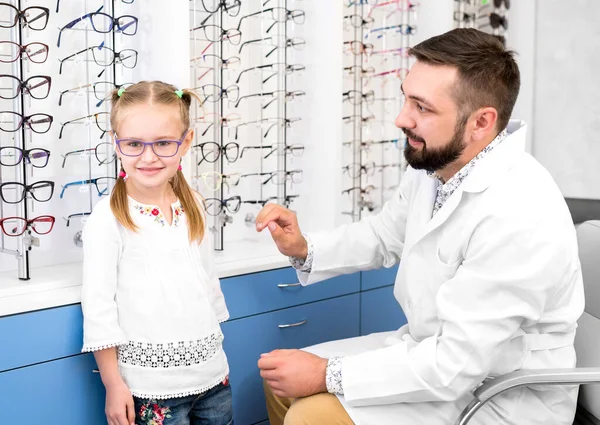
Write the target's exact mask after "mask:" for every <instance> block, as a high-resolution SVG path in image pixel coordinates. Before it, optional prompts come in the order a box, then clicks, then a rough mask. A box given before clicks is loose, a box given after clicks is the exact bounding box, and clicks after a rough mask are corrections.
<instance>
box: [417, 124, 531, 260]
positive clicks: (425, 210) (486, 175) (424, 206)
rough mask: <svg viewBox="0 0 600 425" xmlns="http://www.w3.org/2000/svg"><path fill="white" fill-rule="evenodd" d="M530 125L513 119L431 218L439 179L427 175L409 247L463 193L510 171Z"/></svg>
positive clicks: (440, 219) (479, 189)
mask: <svg viewBox="0 0 600 425" xmlns="http://www.w3.org/2000/svg"><path fill="white" fill-rule="evenodd" d="M526 134H527V126H526V125H525V123H524V122H523V121H517V120H514V121H511V122H510V123H509V125H508V136H507V137H506V139H504V141H502V143H500V144H499V145H498V146H496V147H495V148H494V149H493V150H492V151H491V152H490V153H489V154H488V155H487V156H486V157H484V158H482V159H481V160H480V161H479V162H478V163H477V165H476V166H475V167H473V169H472V170H471V171H470V172H469V175H468V176H467V177H466V178H465V180H464V181H463V182H462V184H461V185H460V186H458V188H456V190H455V191H454V193H453V194H452V196H450V197H449V198H448V200H447V201H446V203H445V204H444V206H443V207H442V208H441V209H440V210H439V211H438V212H437V213H436V214H435V215H434V216H433V217H432V216H431V214H432V211H433V204H434V202H435V197H436V194H437V186H438V184H439V181H438V180H437V179H434V178H431V177H427V178H426V179H424V180H423V181H422V182H421V184H420V185H419V190H418V191H417V193H416V195H415V198H414V204H415V208H416V209H417V210H419V214H418V216H417V217H418V218H417V219H416V220H415V221H414V222H413V225H414V227H415V232H414V239H413V238H410V239H412V240H410V239H409V240H407V245H408V246H409V249H411V248H412V246H414V245H416V244H417V242H419V241H420V240H421V239H422V238H423V237H425V236H426V235H427V234H429V233H431V232H432V231H434V230H435V229H436V228H437V227H439V226H440V225H441V224H443V223H444V222H445V221H446V220H447V219H448V217H450V215H451V214H452V213H453V212H454V210H455V209H456V208H457V207H458V205H459V203H460V200H461V199H462V194H463V192H472V193H477V192H482V191H484V190H485V189H487V188H488V187H489V186H490V185H491V184H492V183H493V182H494V181H495V180H496V179H497V178H499V177H502V176H503V175H504V174H505V173H506V172H507V171H508V170H510V169H511V168H512V167H513V165H514V163H515V161H516V160H518V158H519V156H520V155H519V153H521V152H523V151H524V150H525V136H526Z"/></svg>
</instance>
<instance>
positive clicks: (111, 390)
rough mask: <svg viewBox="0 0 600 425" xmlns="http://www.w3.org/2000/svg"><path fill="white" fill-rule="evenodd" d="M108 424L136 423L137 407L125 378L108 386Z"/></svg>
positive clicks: (106, 410)
mask: <svg viewBox="0 0 600 425" xmlns="http://www.w3.org/2000/svg"><path fill="white" fill-rule="evenodd" d="M105 412H106V419H107V420H108V425H135V408H134V404H133V396H132V395H131V391H129V388H128V387H127V385H125V382H123V380H120V381H119V382H116V383H114V384H112V385H110V386H106V408H105Z"/></svg>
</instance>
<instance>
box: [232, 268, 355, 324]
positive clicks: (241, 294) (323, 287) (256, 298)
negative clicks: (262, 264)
mask: <svg viewBox="0 0 600 425" xmlns="http://www.w3.org/2000/svg"><path fill="white" fill-rule="evenodd" d="M221 288H222V289H223V294H224V295H225V300H226V301H227V308H228V309H229V314H230V319H237V318H240V317H244V316H251V315H254V314H259V313H265V312H268V311H273V310H278V309H282V308H286V307H291V306H294V305H300V304H305V303H309V302H313V301H318V300H322V299H325V298H333V297H337V296H339V295H345V294H350V293H353V292H358V291H360V275H359V274H358V273H355V274H352V275H345V276H338V277H335V278H333V279H329V280H327V281H324V282H319V283H317V284H315V285H310V286H306V287H302V286H301V285H300V283H299V282H298V277H297V276H296V271H295V270H294V269H292V268H285V269H280V270H272V271H268V272H263V273H254V274H248V275H244V276H239V277H234V278H229V279H223V280H222V281H221Z"/></svg>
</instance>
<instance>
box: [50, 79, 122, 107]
mask: <svg viewBox="0 0 600 425" xmlns="http://www.w3.org/2000/svg"><path fill="white" fill-rule="evenodd" d="M98 84H110V85H112V86H114V88H115V89H120V88H121V87H129V86H132V85H133V83H123V84H115V83H111V82H110V81H96V82H95V83H90V84H85V85H83V86H79V87H73V88H70V89H67V90H63V91H61V92H60V94H59V96H58V106H62V98H63V96H64V95H65V94H67V93H70V92H75V91H79V90H81V89H85V88H88V87H92V90H93V92H94V96H95V97H96V99H98V100H99V102H98V103H96V107H99V106H100V105H102V103H104V101H105V100H106V99H107V98H108V96H110V92H109V93H108V94H106V95H105V96H104V97H103V98H100V97H98V93H96V85H98Z"/></svg>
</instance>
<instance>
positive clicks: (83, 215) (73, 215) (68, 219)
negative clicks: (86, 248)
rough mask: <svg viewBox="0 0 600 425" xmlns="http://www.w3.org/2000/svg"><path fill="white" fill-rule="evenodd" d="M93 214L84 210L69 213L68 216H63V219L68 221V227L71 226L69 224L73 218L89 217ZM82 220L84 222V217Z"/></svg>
mask: <svg viewBox="0 0 600 425" xmlns="http://www.w3.org/2000/svg"><path fill="white" fill-rule="evenodd" d="M91 214H92V212H91V211H90V212H82V213H75V214H69V215H68V216H67V217H63V219H64V220H65V221H66V222H67V223H66V227H69V224H70V223H71V219H72V218H75V217H89V216H90V215H91ZM82 222H83V218H82Z"/></svg>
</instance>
